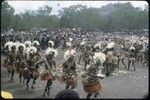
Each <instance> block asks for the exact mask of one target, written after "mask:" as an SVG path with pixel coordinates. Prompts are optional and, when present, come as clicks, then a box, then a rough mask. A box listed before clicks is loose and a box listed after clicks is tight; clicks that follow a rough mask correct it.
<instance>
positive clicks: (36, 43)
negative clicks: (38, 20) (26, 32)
mask: <svg viewBox="0 0 150 100" xmlns="http://www.w3.org/2000/svg"><path fill="white" fill-rule="evenodd" d="M32 45H40V43H39V42H38V41H36V40H35V41H33V42H32Z"/></svg>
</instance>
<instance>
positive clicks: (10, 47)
mask: <svg viewBox="0 0 150 100" xmlns="http://www.w3.org/2000/svg"><path fill="white" fill-rule="evenodd" d="M13 46H15V47H16V43H14V42H13V43H12V44H10V45H9V51H11V49H12V47H13Z"/></svg>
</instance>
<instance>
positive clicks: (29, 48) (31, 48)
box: [26, 46, 37, 54]
mask: <svg viewBox="0 0 150 100" xmlns="http://www.w3.org/2000/svg"><path fill="white" fill-rule="evenodd" d="M26 52H27V53H28V54H29V53H37V48H36V47H34V46H31V47H28V48H27V49H26Z"/></svg>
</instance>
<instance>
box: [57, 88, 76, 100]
mask: <svg viewBox="0 0 150 100" xmlns="http://www.w3.org/2000/svg"><path fill="white" fill-rule="evenodd" d="M55 99H79V94H78V93H77V92H76V91H74V90H72V89H66V90H62V91H60V92H59V93H58V94H57V95H56V97H55Z"/></svg>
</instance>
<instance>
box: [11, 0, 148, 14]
mask: <svg viewBox="0 0 150 100" xmlns="http://www.w3.org/2000/svg"><path fill="white" fill-rule="evenodd" d="M118 2H120V3H126V2H130V3H131V4H132V5H133V6H134V7H140V8H142V9H143V8H144V6H145V5H148V3H147V2H146V1H8V4H9V5H11V6H12V7H13V8H14V9H15V13H20V12H24V11H25V10H37V9H38V8H39V7H43V6H44V5H49V6H50V7H52V9H53V10H52V14H58V10H60V9H62V8H64V7H69V6H71V5H77V4H81V5H86V6H87V7H96V8H100V7H101V6H105V5H107V4H109V3H118ZM58 4H59V6H58Z"/></svg>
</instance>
